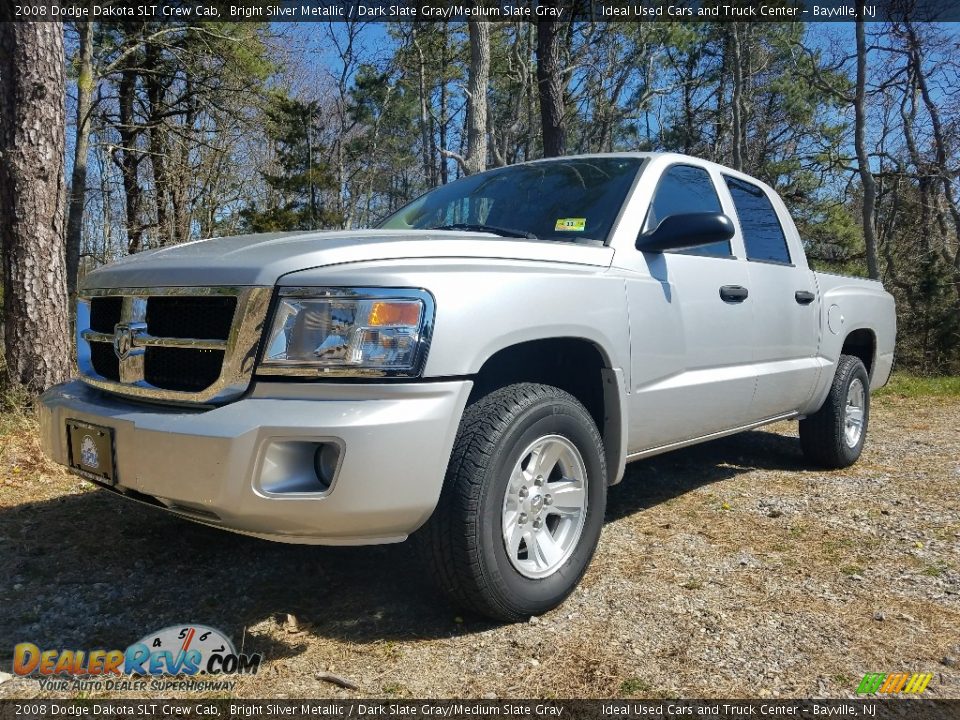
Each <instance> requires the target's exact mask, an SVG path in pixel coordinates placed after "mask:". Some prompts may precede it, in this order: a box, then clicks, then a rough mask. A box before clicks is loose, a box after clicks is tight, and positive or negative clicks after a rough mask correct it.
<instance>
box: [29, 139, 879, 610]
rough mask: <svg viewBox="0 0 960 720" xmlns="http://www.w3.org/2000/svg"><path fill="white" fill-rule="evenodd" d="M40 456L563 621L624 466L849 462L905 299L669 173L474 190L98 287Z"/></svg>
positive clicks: (167, 503) (567, 165)
mask: <svg viewBox="0 0 960 720" xmlns="http://www.w3.org/2000/svg"><path fill="white" fill-rule="evenodd" d="M77 317H78V321H77V347H78V367H79V368H80V373H81V375H80V377H79V378H78V379H77V380H74V381H72V382H69V383H66V384H63V385H59V386H56V387H54V388H51V389H50V390H49V391H47V392H46V393H45V394H44V395H43V397H42V401H41V405H40V418H41V427H42V440H43V445H44V449H45V451H46V452H47V453H48V454H49V455H50V457H52V458H53V459H54V460H56V461H57V462H60V463H62V464H64V465H67V466H69V467H71V468H72V469H73V470H74V471H75V472H77V473H79V474H81V475H83V476H85V477H87V478H88V479H91V480H94V481H96V482H98V483H99V484H100V485H102V486H104V487H107V488H109V489H111V490H113V491H116V492H118V493H121V494H124V495H127V496H128V497H130V498H133V499H137V500H141V501H143V502H147V503H149V504H151V505H155V506H157V507H161V508H165V509H167V510H169V511H171V512H174V513H176V514H178V515H180V516H182V517H184V518H188V519H191V520H195V521H198V522H202V523H205V524H208V525H212V526H216V527H220V528H224V529H228V530H233V531H236V532H241V533H245V534H249V535H254V536H257V537H261V538H266V539H271V540H279V541H284V542H294V543H319V544H369V543H384V542H398V541H401V540H404V539H405V538H407V537H408V536H409V535H411V534H413V533H415V532H417V531H419V532H417V535H418V536H419V538H420V540H421V541H422V546H423V548H424V550H425V553H424V554H425V557H426V558H427V559H428V561H429V562H430V563H431V564H432V565H433V567H434V570H435V573H436V577H437V579H438V582H439V584H440V585H441V586H442V587H443V589H445V590H446V591H448V592H449V593H450V594H451V595H452V596H453V597H454V598H455V599H456V600H458V601H459V602H461V603H463V604H465V605H467V606H470V607H472V608H474V609H475V610H477V611H479V612H481V613H485V614H487V615H491V616H494V617H498V618H502V619H507V620H511V619H519V618H522V617H525V616H528V615H530V614H534V613H540V612H543V611H545V610H548V609H550V608H551V607H554V606H556V605H557V604H559V603H560V602H561V601H562V600H563V599H564V598H565V597H566V595H567V594H569V592H571V591H572V589H573V588H574V587H575V585H576V583H577V582H578V581H579V579H580V577H581V576H582V574H583V572H584V571H585V570H586V567H587V564H588V563H589V560H590V558H591V557H592V554H593V551H594V548H595V546H596V543H597V540H598V538H599V533H600V528H601V526H602V520H603V511H604V505H605V498H606V487H607V486H608V485H609V484H614V483H617V482H619V481H620V480H621V479H622V478H623V475H624V468H625V465H626V463H627V462H629V461H631V460H636V459H639V458H643V457H647V456H650V455H654V454H657V453H660V452H664V451H667V450H671V449H673V448H677V447H681V446H684V445H689V444H692V443H696V442H701V441H704V440H709V439H711V438H715V437H719V436H722V435H726V434H730V433H735V432H739V431H742V430H746V429H750V428H753V427H758V426H760V425H763V424H766V423H770V422H774V421H778V420H784V419H789V418H799V419H800V422H801V425H800V427H801V442H802V445H803V449H804V451H805V453H806V454H807V456H808V457H809V458H810V459H811V460H812V461H814V462H816V463H817V464H819V465H823V466H829V467H842V466H844V465H848V464H850V463H852V462H854V461H855V460H856V459H857V457H858V456H859V454H860V451H861V449H862V447H863V443H864V440H865V436H866V428H867V422H868V419H869V397H870V391H871V390H873V389H876V388H878V387H880V386H882V385H883V384H884V383H885V382H886V381H887V378H888V376H889V374H890V369H891V365H892V360H893V350H894V336H895V320H894V304H893V299H892V297H891V296H890V295H889V294H888V293H886V292H885V291H884V290H883V288H882V286H881V285H880V284H879V283H877V282H871V281H866V280H861V279H854V278H846V277H838V276H833V275H827V274H822V273H816V272H813V271H811V270H810V268H809V267H808V265H807V261H806V257H805V255H804V251H803V246H802V243H801V239H800V237H799V235H798V233H797V230H796V228H795V226H794V223H793V222H792V220H791V218H790V216H789V213H788V212H787V209H786V207H785V206H784V205H783V203H782V201H781V200H780V198H779V197H778V196H777V195H776V193H775V192H774V191H772V190H771V189H770V188H769V187H767V186H765V185H763V184H762V183H760V182H758V181H756V180H754V179H753V178H750V177H749V176H747V175H744V174H742V173H739V172H735V171H733V170H730V169H728V168H725V167H721V166H719V165H716V164H713V163H709V162H705V161H701V160H698V159H695V158H691V157H687V156H683V155H674V154H611V155H597V156H581V157H572V158H559V159H552V160H545V161H537V162H533V163H527V164H524V165H517V166H512V167H508V168H499V169H497V170H493V171H490V172H487V173H483V174H480V175H475V176H471V177H468V178H464V179H462V180H460V181H457V182H455V183H451V184H450V185H447V186H444V187H441V188H438V189H436V190H434V191H431V192H430V193H427V194H426V195H424V196H423V197H421V198H419V199H417V200H415V201H414V202H412V203H411V204H409V205H408V206H406V207H404V208H402V209H401V210H399V211H398V212H397V213H395V214H394V215H392V216H391V217H389V218H388V219H387V220H386V221H384V222H383V223H382V224H381V226H380V227H379V228H377V229H373V230H363V231H350V232H302V233H293V234H278V235H259V236H243V237H234V238H218V239H213V240H207V241H198V242H193V243H188V244H185V245H180V246H175V247H169V248H163V249H160V250H156V251H152V252H146V253H142V254H140V255H137V256H132V257H128V258H125V259H123V260H121V261H119V262H116V263H114V264H112V265H109V266H106V267H103V268H100V269H98V270H96V271H95V272H93V273H91V274H89V275H88V276H87V278H86V280H85V282H84V285H83V289H82V291H81V299H80V303H79V306H78V315H77Z"/></svg>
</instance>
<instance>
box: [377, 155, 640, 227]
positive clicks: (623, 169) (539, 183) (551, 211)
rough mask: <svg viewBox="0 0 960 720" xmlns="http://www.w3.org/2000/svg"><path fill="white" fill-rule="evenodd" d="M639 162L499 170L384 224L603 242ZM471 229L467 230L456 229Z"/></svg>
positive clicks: (437, 193)
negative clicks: (493, 230) (489, 229)
mask: <svg viewBox="0 0 960 720" xmlns="http://www.w3.org/2000/svg"><path fill="white" fill-rule="evenodd" d="M641 162H642V161H641V160H640V159H638V158H618V157H607V158H587V159H569V160H567V159H564V160H551V161H547V162H536V163H529V164H526V165H513V166H510V167H503V168H497V169H496V170H491V171H489V172H485V173H480V174H477V175H470V176H469V177H465V178H463V179H461V180H457V181H456V182H452V183H450V184H448V185H442V186H440V187H438V188H436V189H434V190H431V191H430V192H428V193H427V194H425V195H422V196H421V197H419V198H417V199H416V200H414V201H413V202H412V203H410V204H409V205H407V206H405V207H403V208H401V209H400V210H398V211H397V212H395V213H394V214H393V215H391V216H390V217H388V218H387V219H386V220H384V221H383V222H382V223H381V224H380V227H382V228H388V229H391V230H399V229H418V230H428V229H451V230H457V229H479V228H478V227H476V226H490V227H492V228H505V229H510V230H515V231H520V232H524V233H532V234H533V235H536V236H537V238H539V239H543V240H564V241H569V242H576V241H578V240H590V241H599V242H603V241H606V239H607V236H608V235H609V233H610V230H611V228H612V227H613V222H614V220H616V219H617V216H618V215H619V214H620V208H621V207H622V206H623V201H624V200H625V199H626V197H627V192H628V191H629V190H630V187H631V186H632V185H633V181H634V179H635V178H636V176H637V171H638V170H639V169H640V165H641ZM463 225H467V226H471V227H468V228H463V227H457V226H463Z"/></svg>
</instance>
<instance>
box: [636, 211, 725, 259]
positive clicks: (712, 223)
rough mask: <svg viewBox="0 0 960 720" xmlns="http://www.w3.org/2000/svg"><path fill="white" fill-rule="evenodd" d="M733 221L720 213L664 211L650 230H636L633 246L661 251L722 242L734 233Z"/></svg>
mask: <svg viewBox="0 0 960 720" xmlns="http://www.w3.org/2000/svg"><path fill="white" fill-rule="evenodd" d="M735 232H736V231H735V229H734V227H733V221H732V220H731V219H730V218H728V217H727V216H726V215H724V214H723V213H687V214H685V215H668V216H667V217H665V218H664V219H663V220H661V221H660V224H659V225H657V226H656V227H655V228H654V229H653V230H648V231H647V232H645V233H640V235H639V236H638V237H637V250H640V251H641V252H663V251H664V250H677V249H679V248H688V247H697V246H698V245H710V244H711V243H715V242H725V241H727V240H729V239H730V238H732V237H733V235H734V233H735Z"/></svg>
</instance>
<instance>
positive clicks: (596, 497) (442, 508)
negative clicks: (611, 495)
mask: <svg viewBox="0 0 960 720" xmlns="http://www.w3.org/2000/svg"><path fill="white" fill-rule="evenodd" d="M578 476H580V477H578ZM606 493H607V473H606V465H605V462H604V453H603V444H602V441H601V439H600V434H599V433H598V432H597V428H596V426H595V425H594V422H593V419H592V418H591V417H590V414H589V413H588V412H587V410H586V409H585V408H584V407H583V405H582V404H581V403H580V402H579V401H577V400H576V398H574V397H573V396H572V395H570V394H569V393H566V392H564V391H562V390H560V389H558V388H555V387H552V386H549V385H539V384H533V383H522V384H517V385H510V386H508V387H505V388H502V389H500V390H496V391H494V392H492V393H490V394H489V395H487V396H485V397H483V398H481V399H479V400H477V401H476V402H474V403H472V404H471V405H469V406H468V407H467V409H466V410H465V411H464V415H463V419H462V420H461V422H460V428H459V430H458V432H457V438H456V441H455V443H454V448H453V453H452V455H451V458H450V465H449V467H448V469H447V476H446V479H445V481H444V487H443V491H442V492H441V496H440V501H439V503H438V505H437V508H436V510H435V511H434V513H433V516H432V517H431V519H430V520H429V521H428V523H427V525H426V526H425V527H424V528H423V530H421V532H420V533H419V540H420V543H421V549H422V551H423V552H424V554H425V556H426V559H427V561H428V564H429V565H430V566H431V568H432V570H433V574H434V577H435V578H436V580H437V582H438V584H439V585H440V587H441V589H442V590H443V591H444V592H446V593H447V594H448V595H449V596H450V597H451V598H452V599H453V600H454V602H456V603H457V604H459V605H461V606H463V607H466V608H468V609H471V610H473V611H475V612H477V613H479V614H481V615H486V616H487V617H490V618H493V619H496V620H503V621H507V622H516V621H519V620H525V619H526V618H529V617H530V616H531V615H539V614H541V613H544V612H547V611H548V610H551V609H553V608H555V607H557V606H558V605H559V604H560V603H562V602H563V601H564V599H566V597H567V596H568V595H569V594H570V593H571V592H572V591H573V590H574V588H575V587H576V586H577V584H578V583H579V582H580V579H581V578H582V577H583V574H584V572H586V569H587V566H588V565H589V563H590V560H591V558H592V557H593V553H594V550H595V549H596V546H597V541H598V540H599V537H600V530H601V528H602V526H603V515H604V510H605V506H606Z"/></svg>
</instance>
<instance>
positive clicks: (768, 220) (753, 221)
mask: <svg viewBox="0 0 960 720" xmlns="http://www.w3.org/2000/svg"><path fill="white" fill-rule="evenodd" d="M723 181H724V182H725V183H726V185H727V189H728V190H729V191H730V195H731V197H732V198H733V206H734V208H736V211H737V218H738V220H739V221H740V232H741V233H742V235H743V244H744V246H745V247H746V251H747V260H753V261H757V262H768V263H776V264H779V265H791V264H792V263H791V261H790V250H789V249H788V248H787V236H786V235H785V234H784V232H783V226H782V225H781V224H780V218H779V217H778V216H777V211H776V210H774V208H773V204H772V203H771V202H770V198H769V197H767V193H766V192H764V190H763V188H761V187H758V186H757V185H754V184H753V183H748V182H745V181H743V180H741V179H740V178H735V177H731V176H729V175H724V176H723Z"/></svg>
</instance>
